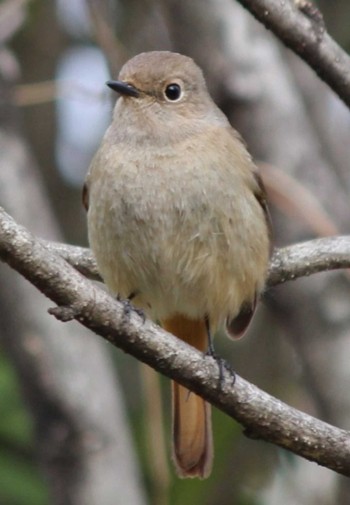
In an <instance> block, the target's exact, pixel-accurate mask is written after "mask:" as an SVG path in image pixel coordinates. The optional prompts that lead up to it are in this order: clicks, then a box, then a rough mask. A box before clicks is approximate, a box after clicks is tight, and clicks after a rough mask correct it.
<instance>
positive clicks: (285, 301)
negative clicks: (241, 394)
mask: <svg viewBox="0 0 350 505" xmlns="http://www.w3.org/2000/svg"><path fill="white" fill-rule="evenodd" d="M317 5H318V6H319V8H320V9H321V11H322V12H323V14H324V18H325V21H326V26H327V28H328V30H329V32H330V34H331V35H332V36H333V37H334V38H335V39H336V40H337V41H338V43H339V44H341V45H342V46H343V47H344V49H349V47H350V29H349V26H350V23H349V20H350V5H349V2H348V1H346V0H333V1H332V2H329V1H327V0H322V1H321V0H320V1H319V2H318V4H317ZM155 49H157V50H159V49H164V50H174V51H178V52H182V53H185V54H187V55H189V56H191V57H193V58H194V59H195V61H196V62H197V63H198V64H199V65H200V66H201V67H202V68H203V70H204V73H205V76H206V78H207V82H208V85H209V88H210V91H211V93H212V95H213V97H214V98H215V100H216V102H217V103H218V105H219V106H220V107H221V108H222V109H223V110H224V111H225V113H226V114H227V115H228V117H229V118H230V121H231V123H232V125H233V126H234V127H235V128H236V129H237V130H239V131H240V133H241V134H242V135H243V137H244V139H245V141H246V142H247V145H248V148H249V150H250V152H251V153H252V154H253V155H254V157H255V159H256V161H257V163H258V164H259V166H260V167H261V171H262V176H263V178H264V180H265V184H266V187H267V190H268V195H269V200H270V202H271V211H272V215H273V223H274V241H275V245H276V246H282V245H286V244H291V243H295V242H297V241H301V240H306V239H311V238H314V237H317V236H325V235H335V234H338V233H341V234H347V233H349V232H350V220H349V217H348V216H349V215H350V202H349V192H350V170H349V166H348V160H349V159H350V142H349V138H350V137H349V134H350V115H349V111H348V110H347V108H346V107H345V106H344V105H343V104H342V103H341V102H340V101H339V99H338V98H337V97H336V96H335V95H334V94H333V93H332V92H331V91H330V90H329V89H328V88H327V87H326V86H325V85H324V84H323V83H322V82H321V81H320V80H319V79H318V78H317V77H316V75H315V74H314V73H313V72H312V71H311V70H310V69H309V68H308V67H307V66H306V65H305V64H304V63H303V62H301V61H300V60H299V59H298V58H297V57H295V56H294V55H293V54H292V53H291V52H290V51H288V50H286V49H285V48H284V47H283V46H282V45H281V44H280V43H279V41H278V40H277V39H276V38H275V37H274V36H273V35H272V34H271V33H270V32H268V31H267V30H266V29H265V28H264V27H262V26H261V25H259V24H258V23H257V22H256V21H255V20H254V19H253V18H252V16H251V15H250V14H249V13H248V12H247V11H245V10H243V9H242V7H241V6H240V5H239V4H238V3H237V2H236V1H234V0H192V1H191V2H188V1H186V0H177V1H174V0H159V1H158V0H147V1H144V0H143V1H141V0H119V1H118V0H56V1H54V0H32V1H30V0H3V1H2V2H1V3H0V153H1V155H0V204H1V205H2V206H3V207H4V208H5V209H6V210H7V211H8V212H9V213H10V214H12V215H13V216H14V217H15V219H16V220H17V221H19V222H20V223H22V224H24V225H25V226H27V227H28V228H29V229H30V230H31V231H32V232H33V233H34V234H36V235H38V236H41V237H44V238H47V239H51V240H59V241H65V242H68V243H70V244H77V245H84V246H87V235H86V223H85V215H84V212H83V209H82V205H81V187H82V184H83V181H84V177H85V173H86V171H87V168H88V166H89V163H90V160H91V157H92V156H93V154H94V152H95V150H96V148H97V146H98V144H99V142H100V140H101V136H102V135H103V133H104V131H105V129H106V127H107V125H108V124H109V122H110V119H111V112H112V109H113V104H114V101H115V99H116V96H115V95H113V94H112V93H111V92H110V91H109V90H108V88H107V87H106V86H105V84H104V83H105V81H106V80H107V79H108V78H110V77H111V76H112V77H114V78H115V77H116V76H117V75H118V71H119V69H120V67H121V65H122V64H123V63H124V62H125V61H126V60H127V59H128V58H129V57H132V56H133V55H135V54H137V53H139V52H142V51H145V50H155ZM49 306H50V304H49V303H48V301H47V300H46V299H45V298H44V297H43V296H42V295H41V294H40V293H39V292H37V291H36V290H35V288H34V287H32V286H30V285H29V284H28V283H27V282H26V281H24V280H23V279H21V278H20V276H19V275H18V274H16V273H14V272H12V271H10V269H9V268H8V267H7V266H5V265H4V264H1V265H0V504H1V505H2V504H4V505H44V504H50V505H51V504H54V505H56V504H62V505H70V504H72V505H112V504H113V505H118V504H128V505H134V504H140V505H141V504H155V505H190V504H191V505H192V504H199V503H200V504H201V505H217V504H218V503H220V505H226V504H227V505H228V504H235V505H280V504H281V503H283V504H284V505H313V504H317V505H333V504H335V503H336V504H338V505H342V504H344V505H345V504H348V503H350V485H349V481H348V480H347V479H345V478H343V477H340V476H338V475H336V474H335V473H333V472H331V471H329V470H326V469H323V468H320V467H318V466H317V465H315V464H313V463H310V462H307V461H305V460H303V459H301V458H298V457H296V456H293V455H292V454H290V453H287V452H285V451H283V450H281V449H278V448H276V447H274V446H272V445H268V444H267V443H264V442H261V441H254V440H249V439H248V438H246V437H245V436H244V434H243V432H242V428H241V427H240V426H239V425H238V424H237V423H235V422H234V421H233V420H232V419H229V418H227V417H226V416H225V415H223V414H222V413H221V412H218V411H217V410H215V409H214V440H215V463H214V471H213V474H212V476H211V477H210V478H209V479H208V480H206V481H197V480H196V481H182V480H179V479H177V478H176V477H175V475H174V472H173V469H172V466H171V464H170V456H169V453H170V450H169V445H170V444H169V441H170V426H169V423H170V415H169V411H170V405H169V382H168V380H165V379H163V378H162V379H161V380H160V379H159V378H158V376H156V375H155V374H153V373H152V372H151V371H150V370H149V369H147V368H146V367H144V366H141V365H140V364H139V363H137V362H136V360H135V359H133V358H131V357H129V356H126V355H124V354H122V353H121V352H120V351H117V350H116V349H114V348H112V346H110V345H108V344H107V343H106V342H104V341H102V339H100V338H98V337H97V336H95V335H92V334H91V333H88V332H86V331H85V330H84V329H83V328H81V327H79V325H77V324H75V323H69V324H62V323H59V322H57V321H56V320H54V318H53V317H52V316H49V315H48V314H47V308H48V307H49ZM349 308H350V286H349V277H348V276H347V274H345V273H344V272H343V273H342V272H331V273H324V274H319V275H317V276H314V277H312V278H308V279H302V280H298V281H295V282H291V283H287V284H285V285H283V286H279V287H278V288H276V289H273V290H271V291H268V292H267V293H266V294H265V296H264V299H263V302H262V304H261V306H260V308H259V311H258V314H257V316H256V318H255V320H254V324H253V326H252V328H251V329H250V332H249V334H248V335H247V336H246V337H245V338H244V339H243V340H242V341H240V342H238V343H235V342H230V341H228V340H226V339H225V338H220V335H218V337H217V339H216V349H217V351H218V352H219V353H220V355H222V356H224V357H225V358H226V359H227V360H228V361H229V362H230V363H232V365H233V367H234V369H235V370H236V371H237V373H239V374H240V375H242V376H243V377H244V378H246V379H247V380H249V381H251V382H253V383H254V384H256V385H257V386H258V387H260V388H262V389H264V390H266V391H267V392H269V393H270V394H272V395H275V396H277V397H278V398H280V399H281V400H283V401H285V402H287V403H289V404H290V405H293V406H294V407H296V408H299V409H301V410H303V411H305V412H308V413H310V414H312V415H314V416H317V417H319V418H321V419H323V420H325V421H327V422H330V423H334V424H335V425H337V426H339V427H342V428H345V429H350V395H349V391H350V310H349ZM159 388H160V389H159ZM159 391H160V392H161V395H162V397H163V408H164V419H163V421H162V422H159V415H158V411H160V409H161V407H160V403H159ZM162 426H163V428H162Z"/></svg>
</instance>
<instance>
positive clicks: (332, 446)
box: [0, 209, 350, 476]
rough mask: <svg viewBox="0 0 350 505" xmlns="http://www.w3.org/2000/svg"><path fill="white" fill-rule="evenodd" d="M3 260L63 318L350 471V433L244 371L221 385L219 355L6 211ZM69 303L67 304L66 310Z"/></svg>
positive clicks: (272, 434) (251, 425)
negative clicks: (179, 334)
mask: <svg viewBox="0 0 350 505" xmlns="http://www.w3.org/2000/svg"><path fill="white" fill-rule="evenodd" d="M0 258H1V259H2V260H3V261H6V262H7V263H8V264H9V265H10V266H12V267H13V268H14V269H16V270H17V271H18V272H20V273H21V274H22V275H23V276H24V277H26V278H27V279H28V280H29V281H30V282H32V283H33V284H34V285H35V286H36V287H37V288H38V289H40V290H41V291H42V292H43V293H44V294H45V295H46V296H48V297H49V298H51V300H53V301H54V302H55V303H56V304H57V305H58V306H59V307H58V308H56V309H53V311H52V312H54V313H56V315H58V316H59V317H60V318H61V319H64V318H67V319H68V318H69V317H74V318H75V319H77V320H78V321H80V323H82V324H83V325H84V326H86V327H87V328H90V329H91V330H92V331H94V332H95V333H97V334H99V335H101V336H102V337H104V338H105V339H107V340H109V341H110V342H111V343H113V344H114V345H116V346H117V347H119V348H121V349H123V350H124V351H125V352H128V353H130V354H132V355H133V356H135V357H136V358H138V359H139V360H141V361H143V362H145V363H147V364H148V365H150V366H152V367H153V368H155V369H156V370H158V371H159V372H161V373H163V374H164V375H166V376H168V377H170V378H173V379H175V380H177V381H178V382H179V383H181V384H183V385H185V386H187V387H189V388H190V389H192V390H193V391H195V392H197V393H199V394H200V395H202V396H203V397H204V398H206V399H207V400H208V401H210V402H211V403H212V404H213V405H215V406H216V407H218V408H219V409H221V410H222V411H224V412H226V413H227V414H228V415H230V416H231V417H233V418H234V419H236V420H237V421H238V422H240V423H241V424H242V425H243V426H244V427H245V429H246V434H247V435H248V436H251V437H253V438H261V439H264V440H266V441H269V442H273V443H275V444H277V445H279V446H281V447H284V448H286V449H289V450H290V451H292V452H294V453H296V454H299V455H300V456H303V457H305V458H307V459H309V460H311V461H315V462H317V463H319V464H320V465H323V466H326V467H328V468H330V469H332V470H334V471H337V472H339V473H342V474H344V475H347V476H350V434H349V433H348V432H346V431H344V430H341V429H338V428H335V427H333V426H331V425H329V424H326V423H323V422H321V421H319V420H317V419H315V418H313V417H311V416H309V415H307V414H304V413H302V412H299V411H297V410H296V409H293V408H291V407H289V406H287V405H285V404H284V403H282V402H280V401H279V400H277V399H275V398H273V397H271V396H269V395H268V394H267V393H265V392H263V391H261V390H259V389H258V388H256V387H255V386H253V385H252V384H250V383H248V382H247V381H245V380H244V379H242V378H241V377H239V376H236V380H235V381H234V383H233V377H232V375H231V373H230V372H228V371H226V370H225V371H224V377H223V381H222V383H221V384H219V373H218V372H219V371H218V366H217V363H216V362H215V360H213V359H212V358H211V357H203V355H202V354H201V353H200V352H198V351H196V350H195V349H193V348H191V347H189V346H188V345H186V344H185V343H183V342H181V341H179V340H178V339H176V338H175V337H173V336H172V335H170V334H169V333H166V332H165V331H163V330H162V329H161V328H159V327H158V326H157V325H155V324H153V323H152V322H150V321H148V320H147V321H146V322H143V319H142V318H141V317H139V315H137V314H136V313H134V312H131V313H130V314H129V315H127V316H126V314H125V310H124V306H123V304H122V303H120V302H117V301H115V300H114V299H113V298H112V297H111V296H109V295H108V294H107V293H106V292H104V291H103V290H101V289H99V288H98V287H97V286H95V285H93V284H92V283H91V282H89V281H88V280H87V279H85V278H84V277H83V276H82V275H80V274H79V273H78V272H76V271H75V270H74V269H73V268H72V267H71V266H70V265H69V264H68V263H67V262H66V261H65V260H64V259H63V258H61V257H60V256H59V255H57V254H55V253H54V252H52V251H49V250H48V248H47V247H46V246H45V245H44V244H43V243H42V242H40V241H38V240H36V239H35V238H34V237H33V236H32V235H31V234H30V233H29V232H28V231H26V229H25V228H23V227H21V226H19V225H17V224H16V223H15V222H14V220H13V219H12V218H11V217H10V216H8V215H7V214H6V212H5V211H3V210H2V209H0ZM62 308H63V310H62Z"/></svg>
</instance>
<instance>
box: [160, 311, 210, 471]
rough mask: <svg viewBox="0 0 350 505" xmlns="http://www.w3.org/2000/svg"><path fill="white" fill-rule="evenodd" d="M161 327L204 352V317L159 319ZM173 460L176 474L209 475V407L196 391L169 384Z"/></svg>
mask: <svg viewBox="0 0 350 505" xmlns="http://www.w3.org/2000/svg"><path fill="white" fill-rule="evenodd" d="M162 323H163V327H164V329H165V330H167V331H169V332H170V333H172V334H173V335H176V336H177V337H178V338H180V339H181V340H184V341H185V342H187V343H188V344H190V345H192V346H193V347H196V348H197V349H199V350H201V351H203V352H205V351H206V350H207V347H208V336H207V329H206V326H205V322H204V320H203V321H201V320H190V319H187V318H185V317H183V316H179V315H177V316H175V317H173V318H171V319H166V320H164V321H162ZM172 406H173V412H172V415H173V459H174V462H175V466H176V470H177V473H178V475H179V477H199V478H201V479H204V478H206V477H208V476H209V475H210V472H211V468H212V461H213V438H212V428H211V406H210V404H209V403H207V402H206V401H204V400H203V399H202V398H200V397H199V396H197V395H196V394H194V393H192V392H190V391H189V390H188V389H186V388H184V387H183V386H180V384H177V383H176V382H173V383H172Z"/></svg>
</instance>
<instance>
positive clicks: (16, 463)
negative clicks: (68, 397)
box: [0, 350, 48, 505]
mask: <svg viewBox="0 0 350 505" xmlns="http://www.w3.org/2000/svg"><path fill="white" fill-rule="evenodd" d="M0 412H1V415H0V503H1V504H4V505H44V504H46V503H48V494H47V489H46V485H45V483H44V482H43V478H42V475H41V474H40V472H39V469H38V465H37V462H36V461H35V444H34V437H33V427H32V423H31V419H30V417H29V415H28V413H27V410H26V409H25V406H24V405H23V401H22V398H21V394H20V390H19V384H18V380H17V377H16V375H15V372H14V370H13V367H12V366H11V364H10V362H9V360H8V359H7V358H6V356H5V355H4V353H3V352H1V350H0Z"/></svg>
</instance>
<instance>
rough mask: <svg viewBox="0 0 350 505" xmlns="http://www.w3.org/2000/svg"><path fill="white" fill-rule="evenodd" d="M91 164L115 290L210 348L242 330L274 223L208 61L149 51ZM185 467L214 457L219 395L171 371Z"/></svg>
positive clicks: (89, 193)
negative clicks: (193, 388) (218, 100)
mask: <svg viewBox="0 0 350 505" xmlns="http://www.w3.org/2000/svg"><path fill="white" fill-rule="evenodd" d="M107 85H108V86H109V87H110V88H111V89H112V90H114V91H115V92H117V93H118V94H119V98H118V100H117V102H116V105H115V108H114V112H113V119H112V122H111V124H110V126H109V127H108V129H107V131H106V133H105V135H104V137H103V139H102V142H101V145H100V147H99V148H98V150H97V152H96V154H95V156H94V158H93V160H92V162H91V165H90V168H89V170H88V173H87V177H86V181H85V184H84V189H83V203H84V205H85V208H86V210H87V225H88V237H89V243H90V246H91V249H92V251H93V253H94V256H95V258H96V261H97V265H98V268H99V271H100V274H101V276H102V278H103V280H104V282H105V283H106V285H107V287H108V288H109V290H110V291H111V293H113V294H115V295H118V296H119V297H120V298H122V299H126V300H130V301H131V303H132V304H133V306H135V307H136V308H138V309H141V310H142V311H144V313H145V315H147V316H148V317H150V318H151V319H153V320H154V321H156V322H160V324H161V325H162V326H163V328H164V329H165V330H167V331H168V332H170V333H172V334H173V335H175V336H176V337H177V338H179V339H181V340H183V341H185V342H186V343H187V344H189V345H191V346H193V347H195V348H196V349H198V350H200V351H202V352H203V353H206V351H207V350H208V348H211V347H210V346H211V338H212V335H214V333H215V332H217V330H218V329H220V328H224V329H225V330H226V333H227V335H228V336H230V337H232V338H239V337H241V336H242V335H243V334H244V333H245V331H246V329H247V327H248V325H249V323H250V321H251V319H252V316H253V314H254V311H255V308H256V305H257V302H258V300H259V297H260V296H261V293H262V292H263V290H264V285H265V279H266V274H267V268H268V262H269V257H270V250H271V226H270V219H269V213H268V205H267V201H266V195H265V191H264V187H263V184H262V180H261V176H260V174H259V173H258V170H257V167H256V165H255V164H254V162H253V159H252V157H251V155H250V154H249V153H248V151H247V148H246V146H245V144H244V142H243V140H242V139H241V137H240V135H239V133H238V132H237V131H236V130H235V129H234V128H233V127H232V126H231V125H230V123H229V121H228V119H227V117H226V116H225V115H224V113H223V112H222V111H221V110H220V109H219V108H218V106H217V105H216V104H215V103H214V101H213V99H212V98H211V96H210V94H209V92H208V89H207V85H206V81H205V78H204V75H203V72H202V70H201V69H200V68H199V67H198V66H197V64H196V63H195V62H194V61H193V60H192V59H191V58H190V57H188V56H185V55H182V54H179V53H175V52H170V51H151V52H144V53H141V54H138V55H136V56H134V57H133V58H131V59H130V60H129V61H127V62H126V63H125V64H124V66H123V67H122V69H121V71H120V74H119V76H118V79H116V80H110V81H108V82H107ZM172 439H173V444H172V446H173V449H172V454H173V460H174V463H175V469H176V472H177V474H178V476H179V477H182V478H191V477H197V478H200V479H203V478H206V477H208V476H209V475H210V473H211V470H212V465H213V437H212V426H211V406H210V405H209V404H208V403H207V402H206V401H205V400H203V399H202V398H201V397H200V396H198V395H196V394H195V393H191V392H189V390H188V389H186V388H185V387H183V386H181V385H180V384H178V383H176V382H172Z"/></svg>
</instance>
